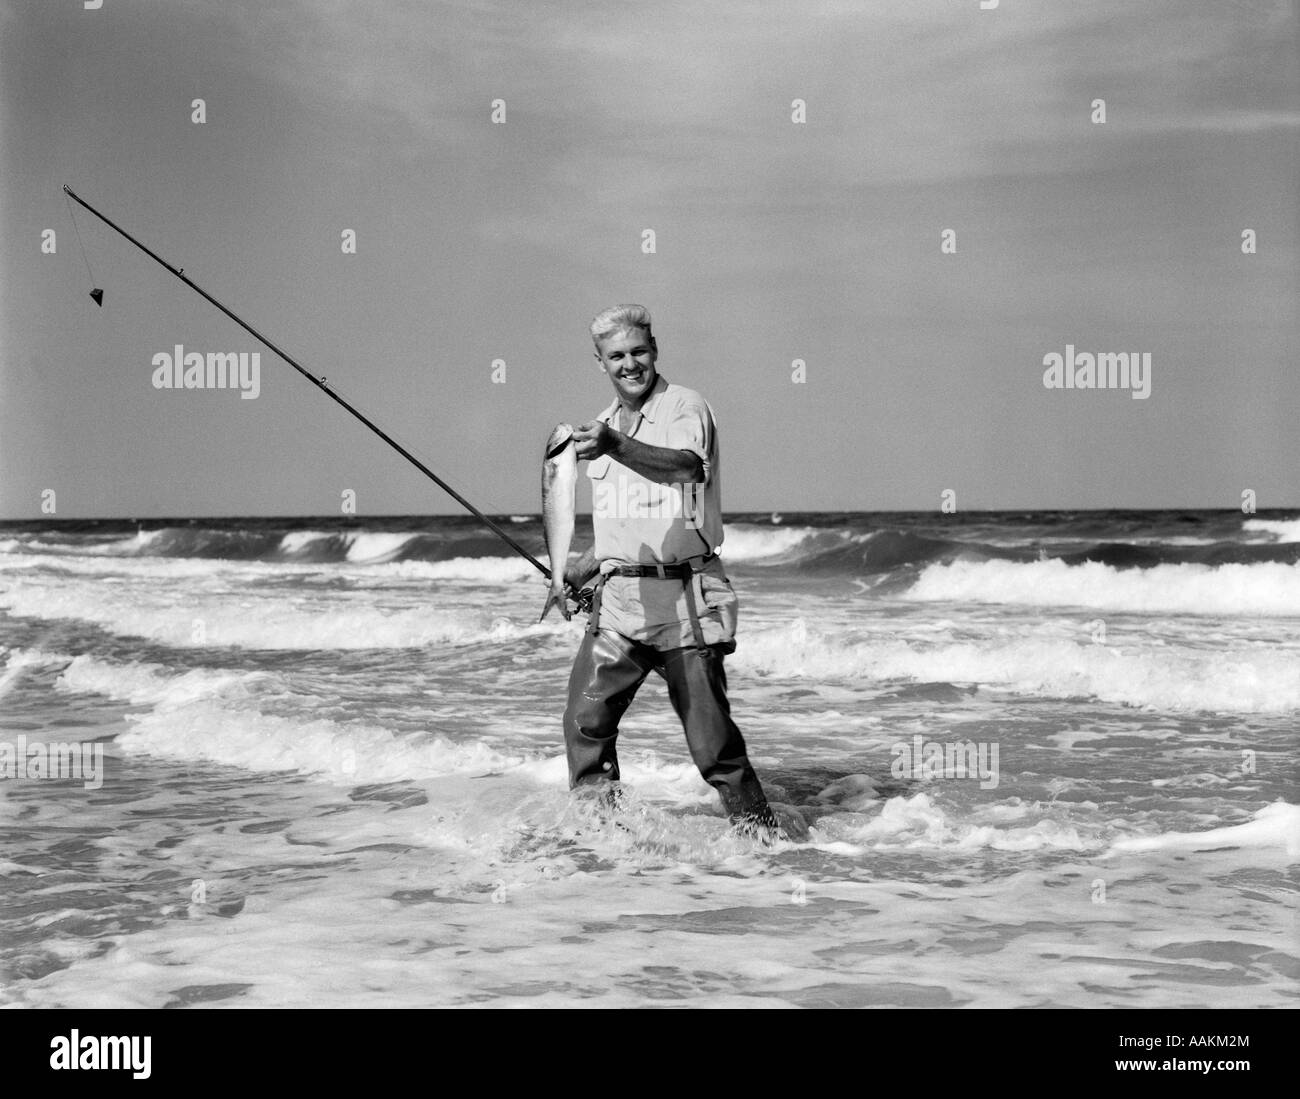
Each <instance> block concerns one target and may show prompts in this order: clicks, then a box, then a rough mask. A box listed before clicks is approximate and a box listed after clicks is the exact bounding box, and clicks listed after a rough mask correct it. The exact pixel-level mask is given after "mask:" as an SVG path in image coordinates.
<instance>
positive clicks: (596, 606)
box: [587, 553, 717, 653]
mask: <svg viewBox="0 0 1300 1099" xmlns="http://www.w3.org/2000/svg"><path fill="white" fill-rule="evenodd" d="M715 557H717V554H716V553H709V554H704V555H703V556H700V557H692V558H689V559H687V560H685V561H680V562H678V563H676V564H672V565H665V564H662V563H660V562H655V564H653V565H615V566H614V567H613V568H612V569H609V570H607V571H603V572H602V573H601V574H600V578H599V579H598V580H597V581H596V587H595V591H594V592H593V593H592V599H591V616H590V618H588V619H587V632H588V633H596V631H597V630H598V629H599V628H600V596H601V589H602V588H604V586H605V579H606V577H609V576H639V577H643V578H645V577H651V576H654V577H658V578H659V579H660V580H669V579H671V580H680V581H681V582H682V587H683V588H685V590H686V613H687V615H689V617H690V620H691V633H692V634H693V635H694V636H695V647H696V648H697V649H698V650H699V651H700V652H702V653H707V652H708V651H709V647H708V645H706V644H705V643H704V631H703V630H702V629H701V628H700V612H699V608H698V607H696V605H695V586H694V585H693V584H692V583H691V578H692V577H693V576H694V575H695V573H696V572H699V571H700V570H699V569H697V568H695V566H694V564H693V562H695V561H698V562H699V563H700V564H701V565H707V564H708V563H709V562H710V561H712V560H713V559H714V558H715Z"/></svg>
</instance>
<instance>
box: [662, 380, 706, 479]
mask: <svg viewBox="0 0 1300 1099" xmlns="http://www.w3.org/2000/svg"><path fill="white" fill-rule="evenodd" d="M714 433H715V427H714V423H713V411H712V409H710V408H709V406H708V403H707V402H706V401H705V400H704V399H703V398H702V397H696V398H694V399H690V398H688V399H686V400H684V401H682V402H680V403H679V404H678V405H677V407H676V408H675V409H674V410H673V413H672V416H671V417H670V418H669V421H668V430H667V437H668V444H667V445H668V446H669V447H671V448H672V449H673V450H689V451H690V452H691V453H692V454H695V455H697V456H698V457H699V459H700V461H701V462H702V463H703V464H704V483H705V484H706V485H707V484H708V483H709V481H710V480H712V477H713V454H714V450H713V448H714V443H715V439H714Z"/></svg>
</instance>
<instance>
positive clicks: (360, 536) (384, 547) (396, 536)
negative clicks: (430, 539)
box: [348, 531, 420, 562]
mask: <svg viewBox="0 0 1300 1099" xmlns="http://www.w3.org/2000/svg"><path fill="white" fill-rule="evenodd" d="M419 537H420V536H419V534H417V533H414V532H409V533H401V532H393V533H388V532H374V533H371V532H369V531H354V532H349V535H348V560H349V561H355V562H361V561H376V562H378V561H389V560H391V559H392V558H393V557H395V556H397V554H399V553H400V552H401V551H402V550H403V549H404V548H405V547H406V545H407V544H408V543H409V542H411V541H413V540H414V539H416V538H419Z"/></svg>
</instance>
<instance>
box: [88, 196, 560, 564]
mask: <svg viewBox="0 0 1300 1099" xmlns="http://www.w3.org/2000/svg"><path fill="white" fill-rule="evenodd" d="M63 190H64V191H65V192H66V193H67V194H68V195H69V196H70V197H71V198H74V199H76V201H77V202H79V203H80V204H81V205H82V206H84V207H85V208H86V209H87V210H89V211H90V212H91V213H92V214H94V215H95V217H97V218H99V220H100V221H102V222H103V223H104V224H105V225H107V226H108V227H109V228H110V229H113V230H115V231H116V232H118V233H121V234H122V236H124V237H126V239H127V240H129V241H130V242H131V243H132V244H134V245H135V246H136V247H137V248H139V249H140V251H141V252H143V253H144V254H145V255H146V256H148V257H149V258H150V259H153V260H157V261H158V262H159V263H160V264H162V265H163V266H164V267H165V268H167V270H168V271H170V272H171V273H172V274H173V275H175V276H176V277H177V278H178V279H180V280H181V282H183V283H184V284H185V285H186V286H188V287H189V288H190V289H191V290H194V291H196V292H197V293H199V294H201V295H202V296H203V297H205V298H206V299H207V300H208V301H210V302H211V303H212V304H213V305H215V306H216V307H217V308H218V309H220V310H221V311H222V312H223V313H225V315H226V316H227V317H229V318H230V319H231V320H232V321H234V322H235V323H236V324H237V325H239V327H240V328H242V329H244V331H245V332H248V333H249V334H250V335H251V336H252V337H253V338H254V339H256V340H258V341H260V342H261V343H262V344H264V345H265V346H266V347H269V348H270V349H271V351H272V352H273V353H274V354H276V355H279V356H280V358H282V359H283V360H284V361H285V362H287V363H288V364H289V365H290V366H292V367H293V368H294V369H295V370H296V371H298V373H299V374H301V375H302V376H303V377H304V378H306V379H307V380H308V381H309V382H311V384H312V385H314V386H315V387H316V388H317V389H319V390H320V391H321V392H322V393H324V394H325V396H327V397H329V398H330V400H332V401H336V402H338V403H339V404H341V405H342V406H343V407H344V408H345V409H347V410H348V412H350V413H352V415H353V416H355V417H356V418H357V419H358V420H360V421H361V422H362V423H363V424H365V425H366V427H368V428H370V430H371V431H373V432H374V433H375V434H376V435H378V436H379V437H380V438H381V439H383V440H384V442H386V443H387V444H388V445H389V446H391V447H392V448H393V449H394V450H395V451H397V453H398V454H400V455H401V456H402V457H403V458H405V459H406V460H407V461H408V462H410V463H411V465H413V466H415V468H416V469H418V470H419V471H420V472H421V473H423V474H424V475H425V476H426V477H428V478H429V479H430V480H431V481H433V482H434V483H435V484H436V485H437V486H438V487H439V488H441V489H442V490H443V491H444V492H446V493H447V494H448V495H449V496H451V498H452V499H454V500H455V501H456V502H457V503H459V504H460V505H461V506H462V507H464V508H465V509H466V510H467V511H469V512H470V513H471V514H473V515H476V516H477V517H478V518H479V519H481V520H482V521H483V522H484V523H485V524H487V526H488V527H490V528H491V529H492V531H493V532H494V533H495V534H496V535H497V537H499V538H500V539H501V540H502V541H503V542H505V544H506V545H508V546H509V547H510V548H511V549H512V550H514V551H515V552H516V553H517V554H519V555H520V556H521V557H523V558H525V559H526V560H528V561H530V562H532V564H534V565H535V566H536V567H537V569H538V571H540V572H541V574H542V575H543V576H545V577H546V579H548V580H549V579H550V578H551V570H550V569H548V568H547V567H546V566H545V565H543V564H542V563H541V562H540V561H539V560H537V558H536V557H534V556H533V555H532V554H531V553H529V552H528V551H527V550H526V549H524V547H523V546H521V545H520V544H519V543H518V542H516V541H515V540H514V539H513V538H511V537H510V535H509V534H507V533H506V532H505V531H504V530H502V529H501V528H500V527H499V526H498V525H497V524H496V523H494V522H493V521H492V520H491V519H489V518H488V517H487V516H486V515H484V514H483V513H482V512H481V511H479V509H478V508H476V507H475V506H474V505H473V504H471V503H470V502H469V501H468V500H466V499H465V497H463V496H462V495H461V494H460V493H459V492H457V491H456V490H455V489H454V488H452V487H451V485H449V484H447V482H446V481H444V480H443V479H442V478H441V477H439V476H438V475H437V474H436V473H434V472H433V470H431V469H430V468H429V467H428V466H426V465H425V464H424V463H423V462H422V461H420V459H419V458H417V457H416V456H415V455H414V454H412V453H411V452H410V451H409V450H407V449H406V448H405V447H404V446H402V444H401V443H399V442H397V441H396V440H395V439H393V438H392V437H391V436H390V435H389V434H388V433H387V432H385V431H384V430H383V429H382V428H381V427H379V426H378V425H377V424H375V423H374V422H373V421H371V420H369V419H368V418H367V417H366V416H364V415H363V414H362V413H360V412H358V411H357V410H356V409H355V408H353V407H352V406H351V405H350V404H348V402H347V401H345V400H344V399H343V398H342V397H340V396H339V395H338V394H337V393H335V392H334V390H332V389H331V388H330V387H329V385H328V384H327V383H326V381H325V379H324V378H318V377H316V375H314V374H313V373H312V372H311V371H310V370H308V369H306V368H305V367H303V366H302V365H300V364H299V363H297V362H296V361H295V360H294V359H293V358H292V357H291V356H290V355H289V354H288V353H286V352H284V351H281V350H280V348H278V347H276V345H275V344H273V343H272V342H271V341H270V340H268V339H267V338H266V337H265V336H263V335H262V333H260V332H259V331H258V330H257V329H256V328H254V327H253V326H252V325H251V324H249V323H248V322H247V321H245V320H244V319H243V318H242V317H240V316H238V315H237V314H235V313H234V311H233V310H230V309H227V308H226V306H224V305H222V304H221V302H219V301H217V299H216V298H214V297H213V296H212V295H211V294H209V293H208V292H207V291H206V290H204V289H203V287H201V286H199V285H198V284H197V283H195V282H194V281H193V280H192V279H189V278H187V277H186V276H185V274H184V270H185V269H184V268H183V267H173V266H172V265H171V264H170V263H168V262H167V261H166V260H165V259H163V258H162V256H160V255H158V254H157V253H156V252H153V251H151V250H150V249H148V248H146V247H145V246H144V245H143V244H141V243H140V242H139V241H138V240H136V239H135V237H133V236H132V235H131V234H130V233H128V232H127V231H126V230H125V229H123V228H122V227H121V226H120V225H117V224H116V223H114V222H112V221H110V220H109V219H108V218H106V217H105V216H104V215H103V214H101V213H100V212H99V211H98V210H96V209H95V208H94V207H93V206H92V205H91V204H90V203H89V202H87V201H86V200H85V199H84V198H82V197H81V196H80V195H78V194H77V193H76V192H75V191H73V189H72V188H71V187H69V186H68V185H67V184H66V183H65V184H64V185H63ZM73 225H74V226H75V225H76V221H75V220H74V221H73ZM99 293H100V297H99V298H96V299H95V300H96V304H102V302H103V292H102V291H100V292H99ZM93 296H94V295H93V294H92V297H93Z"/></svg>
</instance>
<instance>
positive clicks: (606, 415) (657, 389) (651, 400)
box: [600, 374, 668, 424]
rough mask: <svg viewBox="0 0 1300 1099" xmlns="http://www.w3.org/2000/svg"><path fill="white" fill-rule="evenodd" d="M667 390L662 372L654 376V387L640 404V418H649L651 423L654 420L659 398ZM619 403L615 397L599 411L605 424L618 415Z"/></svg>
mask: <svg viewBox="0 0 1300 1099" xmlns="http://www.w3.org/2000/svg"><path fill="white" fill-rule="evenodd" d="M667 390H668V379H667V378H665V377H664V376H663V375H662V374H660V375H658V376H657V377H656V378H655V384H654V388H653V389H652V390H650V396H649V397H647V398H646V400H645V404H643V405H642V406H641V418H642V419H644V420H649V421H650V422H651V423H654V422H655V417H656V416H657V415H658V414H659V399H660V398H661V397H662V396H663V395H664V393H665V392H667ZM619 404H620V401H619V399H618V398H617V397H615V398H614V403H613V404H612V405H610V406H609V407H608V408H607V409H605V411H604V412H603V413H601V416H600V419H602V420H604V421H605V423H607V424H612V423H613V422H614V417H615V416H617V415H618V409H619Z"/></svg>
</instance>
